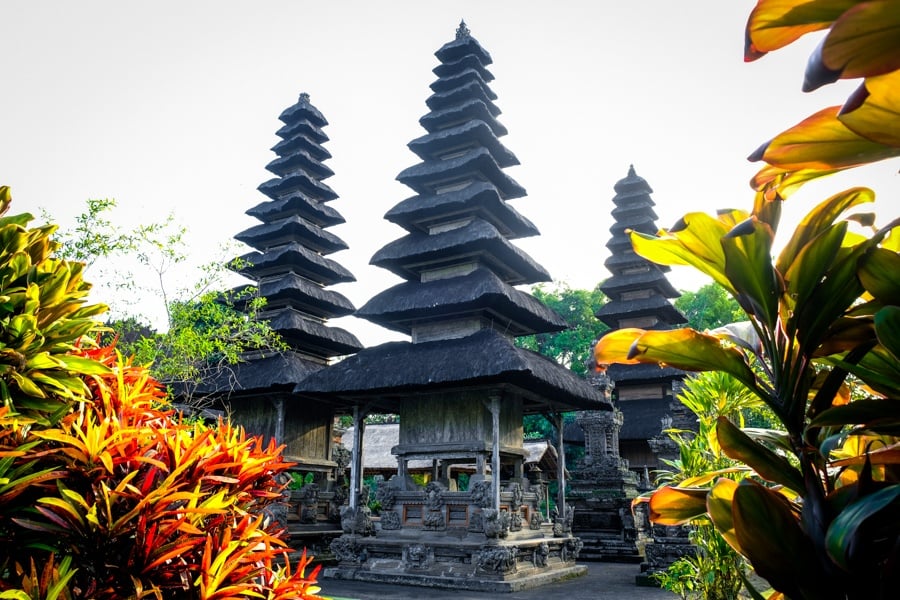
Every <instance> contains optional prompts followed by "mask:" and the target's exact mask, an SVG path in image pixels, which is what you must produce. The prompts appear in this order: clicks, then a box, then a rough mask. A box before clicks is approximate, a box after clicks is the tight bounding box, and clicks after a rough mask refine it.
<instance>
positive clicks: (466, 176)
mask: <svg viewBox="0 0 900 600" xmlns="http://www.w3.org/2000/svg"><path fill="white" fill-rule="evenodd" d="M472 179H480V180H482V181H489V182H491V183H492V184H494V185H495V186H496V187H497V191H498V192H500V196H501V197H502V198H503V199H504V200H510V199H512V198H521V197H522V196H525V195H526V192H525V188H523V187H522V186H521V185H519V184H518V183H516V180H515V179H513V178H512V177H510V176H509V175H507V174H506V173H504V172H503V170H502V169H501V168H500V165H498V164H497V161H495V160H494V157H493V156H491V152H490V150H488V149H487V148H483V147H477V148H472V149H471V150H468V151H466V153H465V154H463V155H462V156H457V157H455V158H448V159H446V160H440V161H428V162H423V163H419V164H417V165H414V166H412V167H409V168H408V169H404V170H403V171H402V172H401V173H400V174H399V175H397V181H399V182H400V183H402V184H404V185H407V186H409V187H411V188H412V189H413V190H415V191H416V192H417V193H419V194H423V195H424V194H435V193H439V191H440V189H441V188H444V187H448V186H451V185H453V184H455V183H460V182H464V181H467V180H472Z"/></svg>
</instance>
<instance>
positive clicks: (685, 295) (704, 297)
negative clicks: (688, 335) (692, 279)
mask: <svg viewBox="0 0 900 600" xmlns="http://www.w3.org/2000/svg"><path fill="white" fill-rule="evenodd" d="M674 304H675V308H677V309H678V310H680V311H681V312H682V313H683V314H684V316H685V317H687V320H688V327H691V328H693V329H696V330H697V331H705V330H707V329H715V328H717V327H722V326H723V325H727V324H729V323H737V322H738V321H744V320H746V318H747V315H745V314H744V312H743V311H742V310H741V307H740V305H739V304H738V303H737V302H736V301H735V299H734V298H732V297H731V296H729V295H728V293H727V292H725V289H724V288H723V287H722V286H720V285H718V284H716V283H708V284H706V285H704V286H703V287H701V288H700V289H698V290H697V291H695V292H691V291H684V290H682V292H681V296H680V297H679V298H676V299H675V302H674Z"/></svg>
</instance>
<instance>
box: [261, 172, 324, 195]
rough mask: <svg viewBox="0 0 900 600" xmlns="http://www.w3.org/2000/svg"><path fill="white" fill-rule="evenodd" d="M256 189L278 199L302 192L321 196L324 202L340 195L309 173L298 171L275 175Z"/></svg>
mask: <svg viewBox="0 0 900 600" xmlns="http://www.w3.org/2000/svg"><path fill="white" fill-rule="evenodd" d="M256 189H258V190H259V191H260V192H262V193H263V194H265V195H266V196H268V197H269V198H272V199H273V200H278V199H279V198H281V197H282V196H284V195H285V194H290V193H293V192H300V193H302V194H307V195H309V196H313V197H314V198H319V199H320V201H322V202H327V201H329V200H334V199H336V198H337V197H338V195H337V193H336V192H335V191H334V190H333V189H331V188H330V187H328V185H327V184H325V183H322V182H321V181H319V180H318V179H315V178H314V177H310V176H309V174H308V173H304V172H303V171H297V172H294V173H289V174H288V175H286V176H284V177H275V178H273V179H270V180H268V181H266V182H265V183H262V184H260V185H259V186H258V187H257V188H256Z"/></svg>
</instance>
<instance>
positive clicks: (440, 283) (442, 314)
mask: <svg viewBox="0 0 900 600" xmlns="http://www.w3.org/2000/svg"><path fill="white" fill-rule="evenodd" d="M462 315H466V316H477V317H480V318H481V319H482V321H483V322H485V323H490V324H491V325H490V326H491V327H493V328H494V329H496V330H497V331H502V332H504V333H506V334H508V335H512V336H520V335H530V334H532V333H548V332H555V331H562V330H564V329H566V328H568V324H567V323H566V322H565V320H564V319H563V318H562V317H560V316H559V315H558V314H557V313H555V312H554V311H552V310H550V309H549V308H547V307H546V306H544V305H543V304H542V303H541V302H539V301H538V300H537V299H536V298H535V297H534V296H532V295H530V294H526V293H525V292H522V291H519V290H517V289H516V288H514V287H512V286H510V285H508V284H506V283H504V282H503V281H502V280H501V279H500V278H499V277H497V275H495V274H494V273H493V272H491V271H490V270H488V269H476V270H475V271H473V272H472V273H470V274H468V275H465V276H462V277H452V278H448V279H438V280H435V281H429V282H425V283H419V282H410V283H401V284H399V285H396V286H394V287H392V288H390V289H388V290H385V291H384V292H382V293H380V294H378V295H376V296H375V297H374V298H372V299H371V300H369V301H368V302H367V303H366V304H365V305H363V306H362V308H360V309H359V310H358V311H357V312H356V316H357V317H361V318H363V319H366V320H368V321H371V322H373V323H377V324H378V325H381V326H383V327H386V328H387V329H392V330H394V331H399V332H401V333H405V334H410V333H411V332H412V329H413V327H414V326H415V325H418V324H421V323H428V322H434V321H438V320H443V319H452V318H454V317H459V316H462Z"/></svg>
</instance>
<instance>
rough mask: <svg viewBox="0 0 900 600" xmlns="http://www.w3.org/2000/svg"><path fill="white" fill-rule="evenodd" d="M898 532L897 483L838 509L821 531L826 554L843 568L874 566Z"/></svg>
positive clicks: (899, 493)
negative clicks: (840, 509) (823, 535)
mask: <svg viewBox="0 0 900 600" xmlns="http://www.w3.org/2000/svg"><path fill="white" fill-rule="evenodd" d="M898 535H900V485H898V484H894V485H891V486H888V487H885V488H882V489H880V490H878V491H876V492H874V493H872V494H869V495H868V496H864V497H862V498H860V499H858V500H856V501H855V502H853V503H851V504H850V505H849V506H848V507H846V508H845V509H844V510H842V511H841V513H840V514H839V515H838V516H837V518H836V519H835V520H834V521H832V522H831V525H830V526H829V527H828V532H827V533H826V534H825V545H826V548H827V550H828V555H829V556H830V557H831V558H832V560H834V561H835V562H836V563H837V564H838V565H840V567H841V568H843V569H845V570H847V571H853V570H854V569H857V570H866V569H869V568H871V567H873V566H876V565H877V564H879V563H880V562H882V561H883V560H885V558H886V557H887V556H888V555H889V554H890V552H891V551H892V550H893V549H894V545H895V543H896V539H897V536H898Z"/></svg>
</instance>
